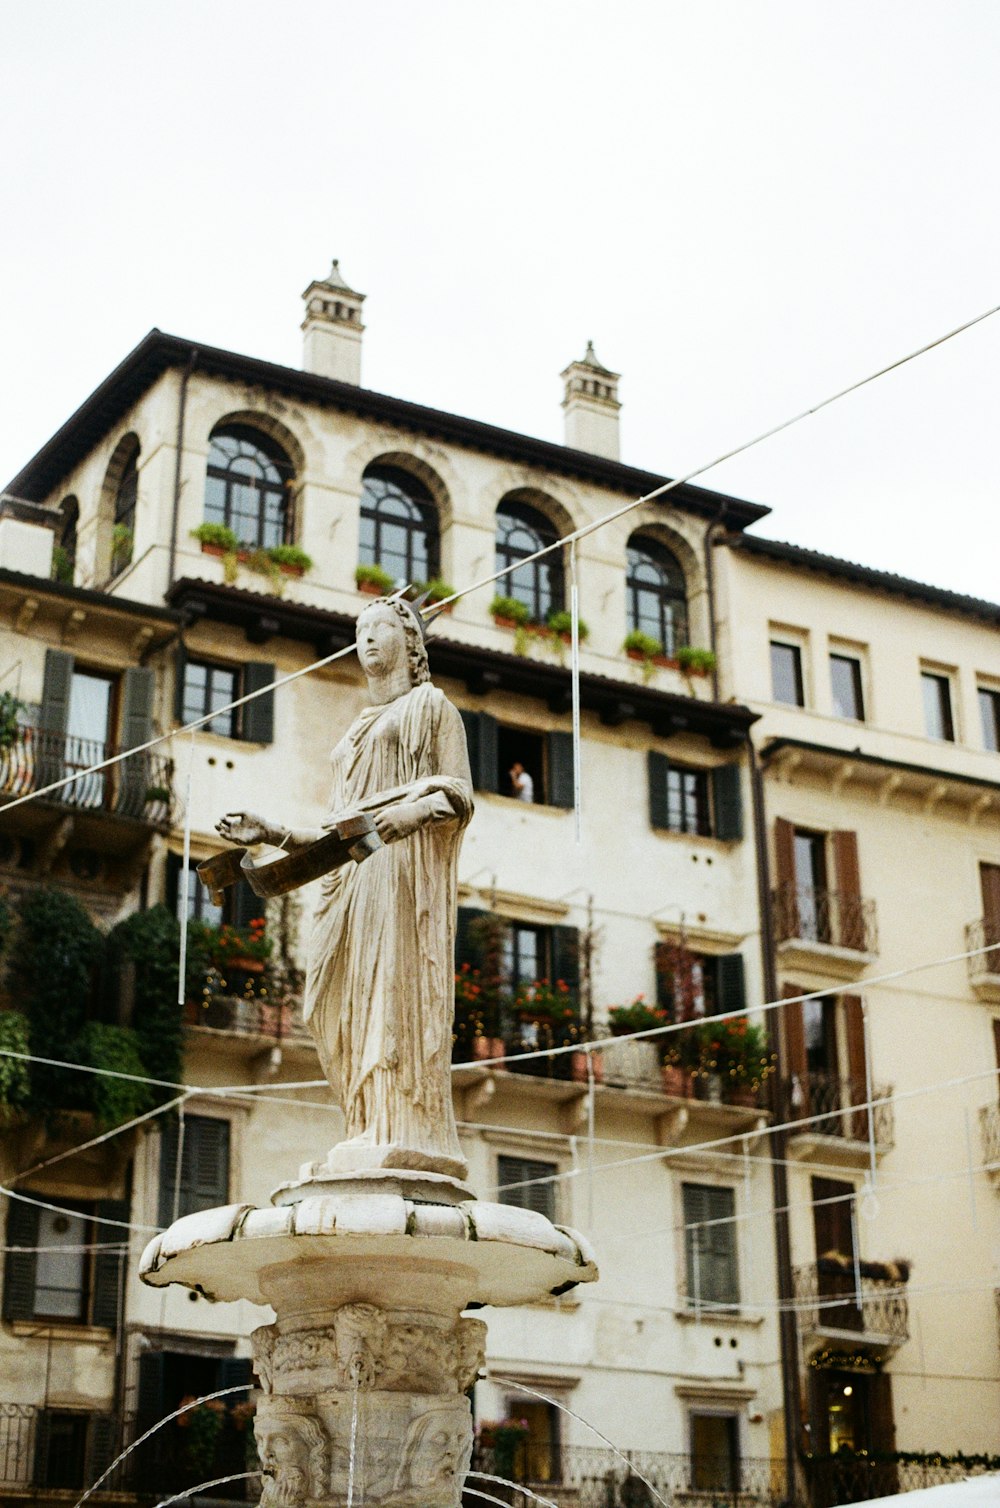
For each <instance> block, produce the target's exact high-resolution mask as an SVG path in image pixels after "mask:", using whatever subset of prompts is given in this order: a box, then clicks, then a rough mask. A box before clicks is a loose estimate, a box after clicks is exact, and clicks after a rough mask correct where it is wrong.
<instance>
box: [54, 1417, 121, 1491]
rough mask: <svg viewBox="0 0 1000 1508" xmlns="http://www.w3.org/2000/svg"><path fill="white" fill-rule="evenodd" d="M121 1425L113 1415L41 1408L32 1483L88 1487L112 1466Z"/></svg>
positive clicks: (62, 1487)
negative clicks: (113, 1445)
mask: <svg viewBox="0 0 1000 1508" xmlns="http://www.w3.org/2000/svg"><path fill="white" fill-rule="evenodd" d="M119 1426H120V1420H118V1419H116V1418H115V1416H114V1415H113V1414H95V1413H88V1412H85V1411H84V1410H82V1409H72V1410H71V1409H39V1410H38V1413H37V1415H36V1420H35V1460H34V1472H33V1486H35V1487H36V1488H38V1487H42V1488H48V1489H50V1490H51V1489H53V1488H56V1489H62V1490H63V1491H66V1490H76V1489H79V1488H81V1487H86V1486H88V1485H89V1484H90V1483H91V1482H93V1481H95V1480H96V1478H97V1477H99V1476H101V1474H102V1473H103V1472H104V1471H105V1470H106V1468H107V1467H108V1466H110V1464H111V1459H112V1455H113V1451H112V1444H113V1441H114V1439H115V1432H116V1429H117V1428H118V1427H119ZM112 1485H113V1484H112Z"/></svg>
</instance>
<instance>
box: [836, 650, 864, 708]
mask: <svg viewBox="0 0 1000 1508" xmlns="http://www.w3.org/2000/svg"><path fill="white" fill-rule="evenodd" d="M830 689H831V691H832V693H833V715H834V717H848V718H850V719H851V720H852V722H856V723H863V722H864V720H865V701H864V692H863V690H862V685H861V661H860V660H858V659H855V657H854V656H853V655H841V654H831V656H830Z"/></svg>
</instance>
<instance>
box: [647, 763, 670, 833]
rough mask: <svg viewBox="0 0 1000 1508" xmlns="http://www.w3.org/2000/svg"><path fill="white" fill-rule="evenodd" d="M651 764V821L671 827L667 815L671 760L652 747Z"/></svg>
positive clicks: (654, 824)
mask: <svg viewBox="0 0 1000 1508" xmlns="http://www.w3.org/2000/svg"><path fill="white" fill-rule="evenodd" d="M648 765H649V821H650V824H651V825H652V826H653V827H665V828H669V827H670V819H669V817H668V815H667V771H668V770H669V769H670V761H669V759H668V758H667V756H666V755H665V754H660V753H659V752H658V751H657V750H656V749H650V751H649V757H648Z"/></svg>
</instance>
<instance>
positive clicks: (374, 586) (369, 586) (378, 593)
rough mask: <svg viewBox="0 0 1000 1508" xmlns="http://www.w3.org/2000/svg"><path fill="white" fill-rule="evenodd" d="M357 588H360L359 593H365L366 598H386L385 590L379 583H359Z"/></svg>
mask: <svg viewBox="0 0 1000 1508" xmlns="http://www.w3.org/2000/svg"><path fill="white" fill-rule="evenodd" d="M357 587H358V591H359V592H364V594H365V596H366V597H384V596H385V591H384V589H383V588H382V587H380V586H379V584H378V582H377V581H359V582H358V583H357Z"/></svg>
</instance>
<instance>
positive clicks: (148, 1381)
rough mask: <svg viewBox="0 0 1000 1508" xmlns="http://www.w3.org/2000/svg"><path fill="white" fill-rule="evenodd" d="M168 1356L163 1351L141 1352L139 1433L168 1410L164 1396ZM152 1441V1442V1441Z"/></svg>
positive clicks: (137, 1400) (137, 1401) (138, 1401)
mask: <svg viewBox="0 0 1000 1508" xmlns="http://www.w3.org/2000/svg"><path fill="white" fill-rule="evenodd" d="M165 1371H166V1357H165V1355H164V1353H163V1352H162V1351H140V1352H139V1386H138V1389H137V1396H136V1411H137V1415H138V1417H137V1420H136V1423H137V1426H138V1429H139V1433H140V1434H141V1433H142V1432H143V1431H145V1430H147V1429H148V1428H149V1426H150V1425H151V1424H155V1423H156V1421H157V1420H158V1419H162V1418H163V1416H164V1414H165V1413H166V1412H167V1405H166V1400H165V1397H164V1374H165ZM151 1443H152V1442H151Z"/></svg>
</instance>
